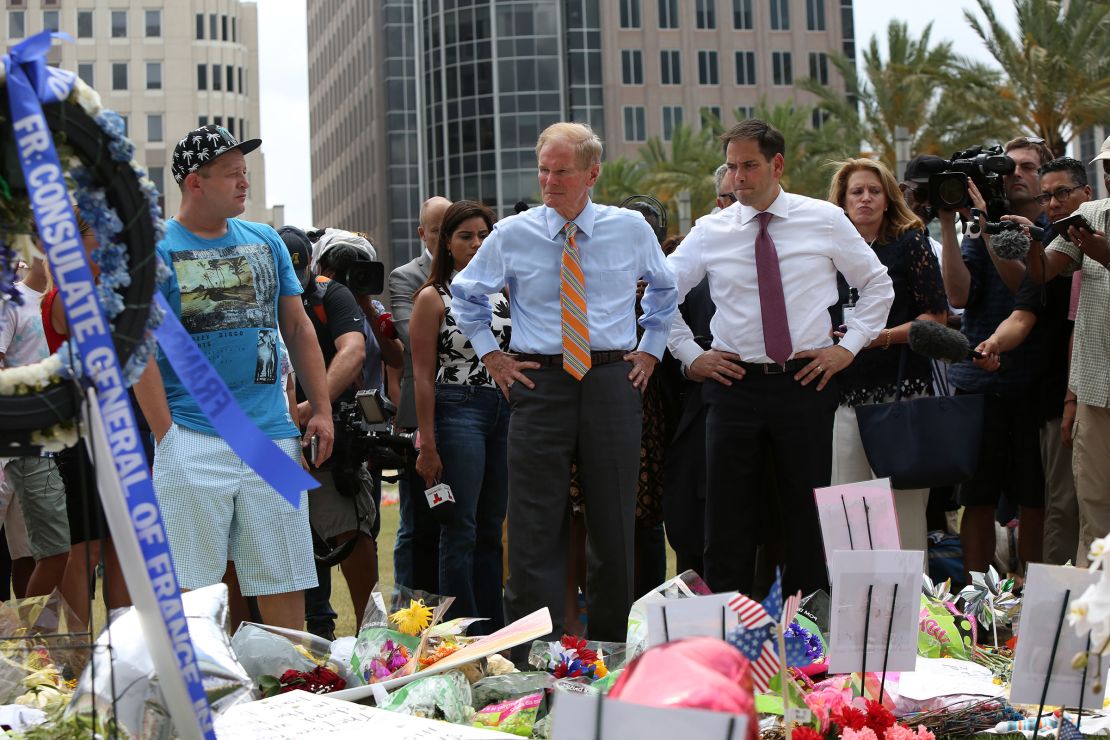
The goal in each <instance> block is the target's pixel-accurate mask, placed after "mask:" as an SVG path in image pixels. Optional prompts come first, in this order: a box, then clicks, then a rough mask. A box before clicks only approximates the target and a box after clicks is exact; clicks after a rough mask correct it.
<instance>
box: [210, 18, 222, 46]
mask: <svg viewBox="0 0 1110 740" xmlns="http://www.w3.org/2000/svg"><path fill="white" fill-rule="evenodd" d="M218 18H219V16H217V15H216V14H215V13H209V14H208V38H209V40H211V41H218V40H219V38H220V35H219V34H218V33H216V30H217V28H216V24H217V23H218V22H219V21H218Z"/></svg>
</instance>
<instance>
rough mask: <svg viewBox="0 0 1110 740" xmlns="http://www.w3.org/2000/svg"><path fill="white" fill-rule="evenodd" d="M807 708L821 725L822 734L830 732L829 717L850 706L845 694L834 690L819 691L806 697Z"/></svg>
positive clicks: (824, 689)
mask: <svg viewBox="0 0 1110 740" xmlns="http://www.w3.org/2000/svg"><path fill="white" fill-rule="evenodd" d="M805 702H806V706H807V707H809V711H811V712H813V716H814V717H816V718H817V719H818V721H820V723H821V732H823V733H824V732H828V731H829V717H830V715H831V714H832V713H833V712H834V711H836V710H838V709H843V708H844V707H846V706H848V700H847V699H845V698H844V694H843V693H842V692H841V691H839V690H837V689H833V688H823V689H818V690H817V691H814V692H812V693H809V694H806V696H805Z"/></svg>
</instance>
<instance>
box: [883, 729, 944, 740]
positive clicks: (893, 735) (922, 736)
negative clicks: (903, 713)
mask: <svg viewBox="0 0 1110 740" xmlns="http://www.w3.org/2000/svg"><path fill="white" fill-rule="evenodd" d="M883 740H936V737H935V736H934V735H933V733H931V732H929V731H928V730H926V729H925V725H918V726H917V732H914V731H913V730H911V729H910V728H908V727H904V726H903V725H894V726H893V727H888V728H887V731H886V733H884V734H883Z"/></svg>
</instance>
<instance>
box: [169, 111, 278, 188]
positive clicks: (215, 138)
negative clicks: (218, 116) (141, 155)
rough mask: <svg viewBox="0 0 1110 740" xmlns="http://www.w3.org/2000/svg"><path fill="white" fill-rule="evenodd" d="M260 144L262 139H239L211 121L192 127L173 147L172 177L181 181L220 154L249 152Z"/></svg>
mask: <svg viewBox="0 0 1110 740" xmlns="http://www.w3.org/2000/svg"><path fill="white" fill-rule="evenodd" d="M260 146H262V139H247V140H246V141H239V140H238V139H236V138H235V137H234V136H232V135H231V132H230V131H228V130H227V129H226V128H224V127H223V126H217V125H215V124H213V123H210V124H208V125H207V126H201V127H200V128H197V129H193V130H192V131H190V132H189V133H187V134H185V138H183V139H182V140H181V141H179V142H177V146H176V147H174V150H173V167H172V169H173V179H174V180H177V182H179V183H180V182H182V181H183V180H184V179H185V178H186V176H188V174H189V173H190V172H196V171H197V170H199V169H200V168H201V167H203V166H204V165H206V164H211V163H212V162H214V161H215V160H216V158H217V157H219V156H220V155H221V154H227V153H228V152H230V151H233V150H235V149H238V150H239V151H241V152H242V153H243V154H250V153H251V152H253V151H254V150H255V149H257V148H258V147H260Z"/></svg>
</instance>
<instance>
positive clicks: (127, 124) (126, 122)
mask: <svg viewBox="0 0 1110 740" xmlns="http://www.w3.org/2000/svg"><path fill="white" fill-rule="evenodd" d="M120 120H121V121H123V135H124V136H130V135H131V119H129V118H128V117H127V116H120Z"/></svg>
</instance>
